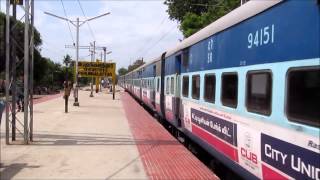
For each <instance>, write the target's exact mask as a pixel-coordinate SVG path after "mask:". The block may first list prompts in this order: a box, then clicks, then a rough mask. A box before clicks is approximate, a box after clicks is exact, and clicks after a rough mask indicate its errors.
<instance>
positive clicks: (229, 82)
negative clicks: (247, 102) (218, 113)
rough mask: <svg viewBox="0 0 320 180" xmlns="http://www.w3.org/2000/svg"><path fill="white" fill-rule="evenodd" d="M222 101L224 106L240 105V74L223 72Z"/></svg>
mask: <svg viewBox="0 0 320 180" xmlns="http://www.w3.org/2000/svg"><path fill="white" fill-rule="evenodd" d="M221 92H222V95H221V102H222V104H223V105H224V106H229V107H232V108H236V107H237V105H238V75H237V74H235V73H225V74H222V90H221Z"/></svg>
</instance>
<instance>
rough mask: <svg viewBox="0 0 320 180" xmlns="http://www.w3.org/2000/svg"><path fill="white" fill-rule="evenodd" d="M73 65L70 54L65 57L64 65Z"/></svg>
mask: <svg viewBox="0 0 320 180" xmlns="http://www.w3.org/2000/svg"><path fill="white" fill-rule="evenodd" d="M70 63H71V56H70V55H69V54H67V55H65V56H64V57H63V64H65V65H66V66H68V65H70Z"/></svg>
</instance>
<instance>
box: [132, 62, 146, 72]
mask: <svg viewBox="0 0 320 180" xmlns="http://www.w3.org/2000/svg"><path fill="white" fill-rule="evenodd" d="M144 64H145V62H144V61H143V59H137V60H136V61H135V62H134V63H133V64H132V65H129V66H128V72H130V71H132V70H134V69H136V68H138V67H140V66H142V65H144Z"/></svg>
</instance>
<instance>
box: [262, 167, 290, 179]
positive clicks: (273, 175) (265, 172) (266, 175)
mask: <svg viewBox="0 0 320 180" xmlns="http://www.w3.org/2000/svg"><path fill="white" fill-rule="evenodd" d="M262 176H263V179H270V180H271V179H288V178H287V177H285V176H283V175H281V174H279V173H277V172H276V171H274V170H272V169H270V168H269V167H267V166H265V165H263V164H262Z"/></svg>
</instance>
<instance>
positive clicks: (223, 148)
mask: <svg viewBox="0 0 320 180" xmlns="http://www.w3.org/2000/svg"><path fill="white" fill-rule="evenodd" d="M192 133H194V134H195V135H197V136H199V137H201V138H202V139H204V140H205V141H207V142H208V143H209V144H210V145H211V146H213V147H214V148H215V149H217V150H218V151H220V152H221V153H222V154H225V155H226V156H227V157H229V158H230V159H232V160H233V161H235V162H238V151H237V149H235V148H233V147H231V146H230V145H228V144H226V143H225V142H223V141H222V140H220V139H218V138H216V137H214V136H213V135H211V134H209V133H208V132H206V131H204V130H203V129H201V128H199V127H198V126H195V125H192Z"/></svg>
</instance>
